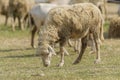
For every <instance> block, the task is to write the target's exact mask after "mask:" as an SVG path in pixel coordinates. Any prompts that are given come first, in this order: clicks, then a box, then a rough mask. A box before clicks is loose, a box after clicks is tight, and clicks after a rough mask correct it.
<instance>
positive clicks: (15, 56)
mask: <svg viewBox="0 0 120 80" xmlns="http://www.w3.org/2000/svg"><path fill="white" fill-rule="evenodd" d="M32 49H33V48H25V49H9V50H0V52H2V53H3V52H15V51H25V50H32ZM30 57H38V56H36V55H35V54H27V55H12V56H4V57H0V58H30Z"/></svg>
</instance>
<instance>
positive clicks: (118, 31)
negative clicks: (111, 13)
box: [108, 17, 120, 38]
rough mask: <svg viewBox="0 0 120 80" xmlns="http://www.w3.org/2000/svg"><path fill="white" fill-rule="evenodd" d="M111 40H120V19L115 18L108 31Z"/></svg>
mask: <svg viewBox="0 0 120 80" xmlns="http://www.w3.org/2000/svg"><path fill="white" fill-rule="evenodd" d="M108 37H109V38H120V17H113V18H112V19H111V21H110V26H109V30H108Z"/></svg>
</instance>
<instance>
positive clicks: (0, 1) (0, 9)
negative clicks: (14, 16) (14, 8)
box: [0, 0, 9, 25]
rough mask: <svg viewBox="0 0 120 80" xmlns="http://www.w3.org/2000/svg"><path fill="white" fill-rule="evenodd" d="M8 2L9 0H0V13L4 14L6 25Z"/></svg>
mask: <svg viewBox="0 0 120 80" xmlns="http://www.w3.org/2000/svg"><path fill="white" fill-rule="evenodd" d="M8 2H9V0H0V14H1V15H4V16H5V25H7V22H8V16H9V15H8V11H9V8H8Z"/></svg>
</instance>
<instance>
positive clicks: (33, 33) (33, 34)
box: [31, 26, 37, 48]
mask: <svg viewBox="0 0 120 80" xmlns="http://www.w3.org/2000/svg"><path fill="white" fill-rule="evenodd" d="M31 32H32V33H31V46H32V47H33V48H35V46H34V38H35V33H36V32H37V27H36V26H33V29H32V31H31Z"/></svg>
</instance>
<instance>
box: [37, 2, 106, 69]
mask: <svg viewBox="0 0 120 80" xmlns="http://www.w3.org/2000/svg"><path fill="white" fill-rule="evenodd" d="M103 22H104V21H103V17H102V15H101V12H100V11H99V9H98V8H97V7H96V6H94V5H93V4H91V3H82V4H74V5H71V6H66V7H57V8H54V9H52V10H50V11H49V13H48V16H47V18H46V22H45V24H44V26H43V27H42V29H41V30H40V33H39V42H38V48H37V54H39V55H41V58H42V61H43V64H44V66H46V67H47V66H49V65H50V59H51V56H52V53H54V52H55V51H54V49H53V48H52V47H51V46H52V44H54V43H56V42H58V43H59V44H60V53H61V60H60V63H59V64H58V66H63V65H64V50H63V48H64V46H65V43H66V42H67V41H68V40H69V39H78V38H81V44H82V45H81V51H80V54H79V56H78V57H77V59H76V60H75V62H74V64H77V63H79V61H80V60H81V58H82V55H83V53H84V51H85V49H86V46H87V37H88V36H89V35H90V34H93V38H94V42H95V47H96V50H97V51H96V60H95V63H98V62H100V44H99V42H100V39H102V35H103V34H102V30H103V28H102V26H103Z"/></svg>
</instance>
